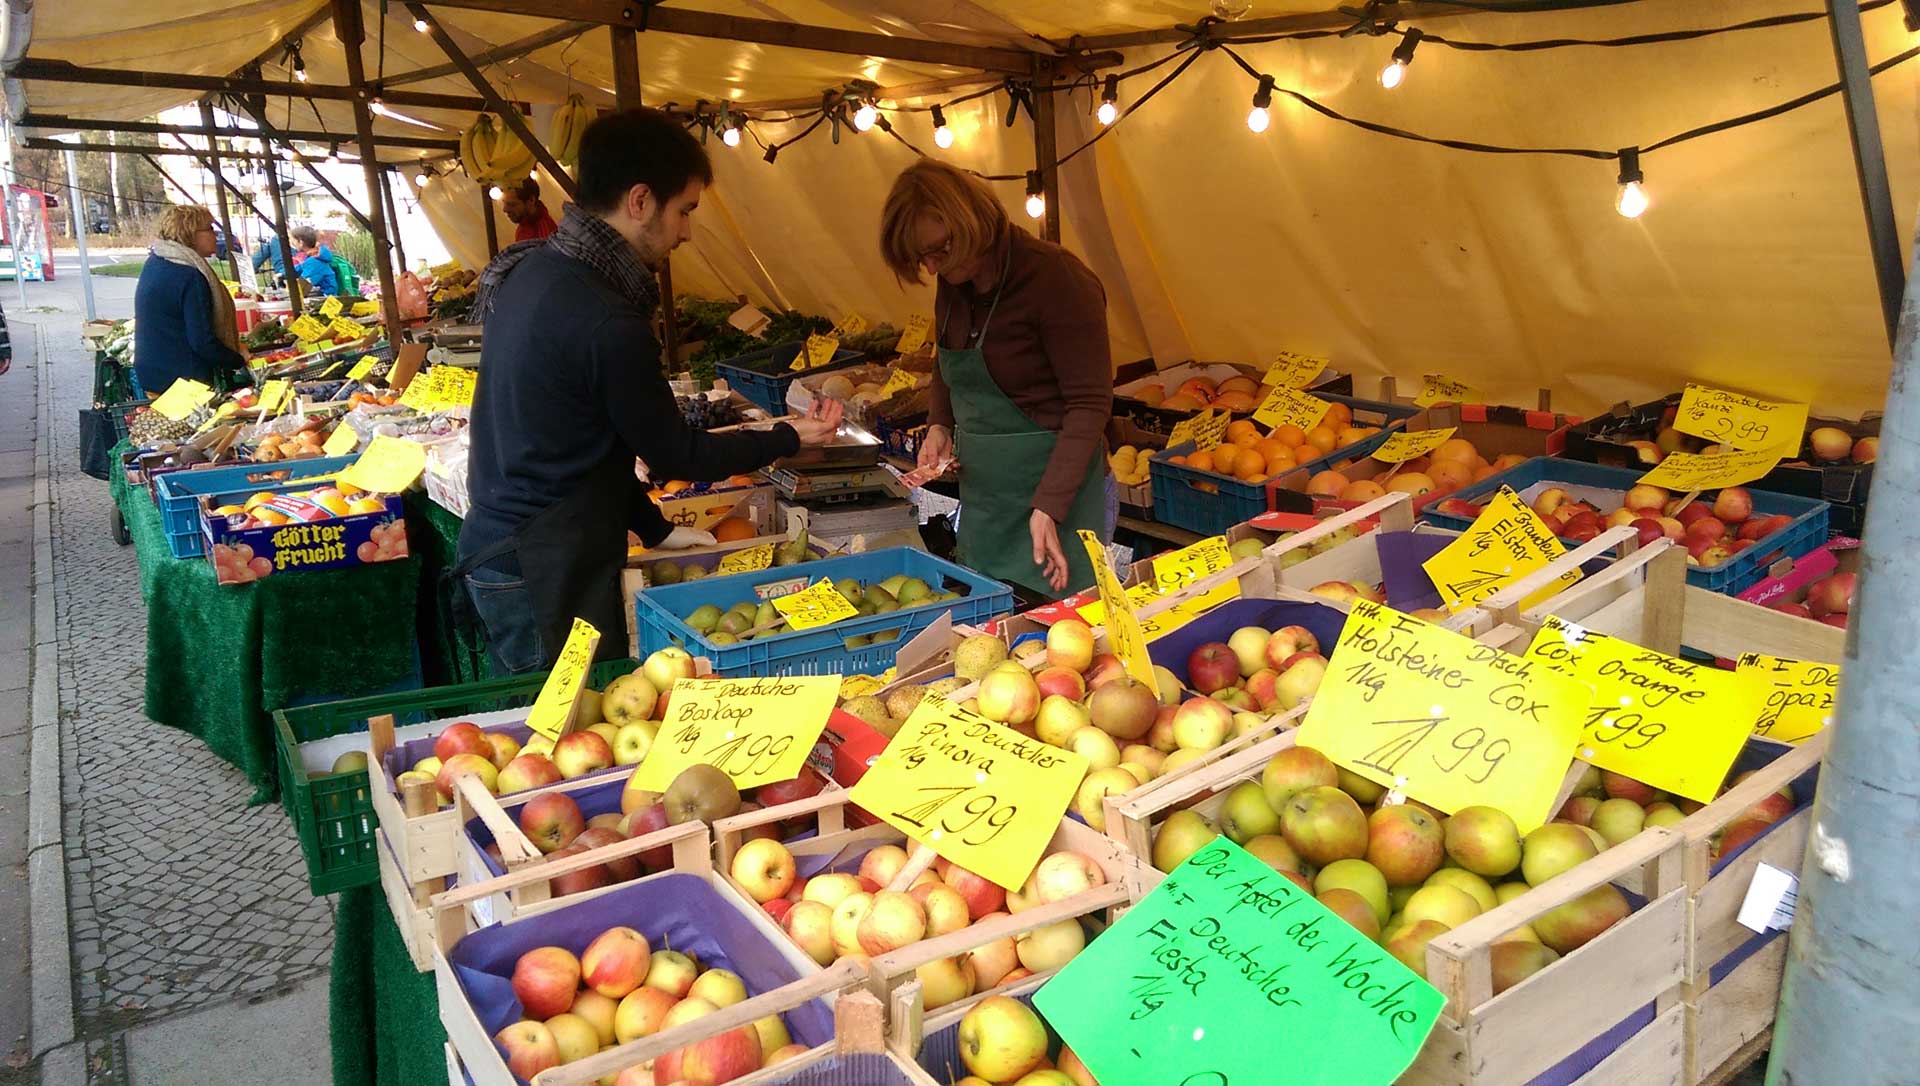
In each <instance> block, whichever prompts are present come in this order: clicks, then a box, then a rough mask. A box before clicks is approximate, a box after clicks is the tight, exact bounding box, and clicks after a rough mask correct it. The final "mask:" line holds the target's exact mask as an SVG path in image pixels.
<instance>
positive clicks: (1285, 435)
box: [1267, 422, 1307, 449]
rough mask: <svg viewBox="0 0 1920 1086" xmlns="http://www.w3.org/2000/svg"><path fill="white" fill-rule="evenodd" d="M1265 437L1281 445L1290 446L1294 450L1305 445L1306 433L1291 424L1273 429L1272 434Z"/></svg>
mask: <svg viewBox="0 0 1920 1086" xmlns="http://www.w3.org/2000/svg"><path fill="white" fill-rule="evenodd" d="M1267 436H1268V437H1271V438H1273V439H1274V440H1275V441H1278V442H1280V443H1281V444H1282V445H1290V446H1292V447H1293V448H1296V449H1297V448H1299V447H1300V446H1302V445H1305V444H1306V443H1307V432H1306V431H1305V430H1302V429H1301V428H1300V427H1298V426H1295V425H1294V424H1293V423H1291V422H1289V423H1285V424H1283V425H1280V426H1276V427H1274V428H1273V433H1271V434H1268V435H1267Z"/></svg>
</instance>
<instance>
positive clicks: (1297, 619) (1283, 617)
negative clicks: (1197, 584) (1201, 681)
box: [1147, 599, 1347, 684]
mask: <svg viewBox="0 0 1920 1086" xmlns="http://www.w3.org/2000/svg"><path fill="white" fill-rule="evenodd" d="M1346 624H1347V616H1346V615H1344V614H1342V613H1340V612H1339V611H1337V610H1335V609H1334V608H1332V607H1323V606H1321V605H1320V604H1317V603H1294V602H1291V601H1286V600H1248V599H1240V600H1228V601H1227V602H1226V603H1223V604H1221V605H1220V606H1218V607H1216V608H1214V609H1213V610H1211V611H1209V612H1207V613H1206V614H1204V615H1202V616H1200V617H1199V618H1196V619H1194V620H1193V621H1192V622H1189V623H1187V624H1186V625H1185V626H1182V627H1180V628H1179V629H1177V630H1174V631H1173V632H1171V633H1168V634H1166V635H1165V636H1163V637H1161V638H1160V639H1159V640H1158V641H1155V642H1153V643H1152V644H1150V645H1148V646H1147V655H1149V656H1151V657H1153V662H1154V663H1156V664H1159V665H1160V666H1162V667H1164V668H1166V669H1167V670H1169V671H1171V672H1173V675H1174V678H1176V679H1179V680H1180V682H1181V683H1182V684H1185V683H1186V682H1187V657H1189V656H1191V655H1193V650H1194V649H1197V648H1199V647H1200V646H1201V645H1204V644H1206V643H1207V642H1209V641H1222V642H1224V641H1225V640H1226V639H1227V638H1229V637H1231V636H1233V631H1235V630H1237V629H1239V628H1240V627H1242V626H1264V627H1266V628H1267V629H1269V630H1277V629H1279V628H1280V627H1282V626H1305V627H1306V628H1307V629H1309V630H1311V631H1312V632H1313V636H1314V637H1316V638H1319V639H1320V654H1321V655H1322V656H1326V655H1329V654H1331V653H1332V652H1333V643H1334V642H1335V641H1338V640H1339V639H1340V630H1341V628H1342V627H1344V626H1345V625H1346Z"/></svg>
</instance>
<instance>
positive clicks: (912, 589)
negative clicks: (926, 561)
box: [893, 577, 933, 607]
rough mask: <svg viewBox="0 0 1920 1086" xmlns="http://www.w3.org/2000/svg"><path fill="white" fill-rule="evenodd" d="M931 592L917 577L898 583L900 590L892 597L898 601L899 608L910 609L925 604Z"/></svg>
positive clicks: (925, 583)
mask: <svg viewBox="0 0 1920 1086" xmlns="http://www.w3.org/2000/svg"><path fill="white" fill-rule="evenodd" d="M932 592H933V590H932V589H930V588H928V587H927V582H925V581H923V580H921V579H920V578H918V577H908V578H907V579H906V580H904V581H901V582H900V590H899V591H898V592H895V593H894V594H893V595H894V598H895V599H898V600H899V601H900V606H902V607H912V606H914V605H916V604H919V603H923V602H925V601H926V598H927V596H928V595H930V594H931V593H932Z"/></svg>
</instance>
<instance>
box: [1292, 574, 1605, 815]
mask: <svg viewBox="0 0 1920 1086" xmlns="http://www.w3.org/2000/svg"><path fill="white" fill-rule="evenodd" d="M1587 696H1588V691H1587V689H1586V688H1585V687H1584V686H1582V685H1581V684H1580V683H1579V682H1577V681H1575V680H1574V679H1572V678H1569V677H1567V676H1565V675H1560V674H1557V673H1555V672H1553V671H1551V670H1549V669H1547V668H1546V667H1544V666H1543V665H1542V664H1541V663H1539V662H1537V661H1529V660H1523V659H1521V658H1519V657H1517V656H1513V655H1510V654H1508V653H1504V652H1501V651H1500V650H1499V649H1496V648H1493V647H1492V646H1489V645H1482V644H1480V643H1479V642H1477V641H1474V640H1472V639H1471V638H1467V637H1463V636H1462V635H1460V634H1457V633H1454V632H1453V631H1451V630H1447V629H1444V628H1442V627H1440V626H1436V625H1434V624H1432V623H1430V622H1422V621H1421V620H1419V619H1417V618H1414V617H1413V616H1412V615H1406V614H1402V613H1400V612H1399V611H1395V610H1394V609H1392V608H1391V607H1387V606H1385V605H1383V604H1378V603H1374V602H1372V601H1371V600H1357V601H1355V602H1354V605H1353V610H1352V611H1351V612H1349V613H1348V615H1347V624H1346V625H1345V626H1344V627H1342V629H1341V631H1340V640H1339V641H1338V642H1337V643H1336V644H1335V646H1334V649H1333V656H1332V657H1331V659H1330V660H1329V661H1328V668H1327V675H1326V678H1325V679H1324V680H1322V681H1321V683H1320V689H1319V691H1318V692H1317V693H1315V694H1314V696H1313V701H1312V702H1311V703H1310V706H1309V708H1308V709H1307V718H1306V720H1305V721H1304V722H1303V723H1302V724H1301V725H1300V745H1301V746H1303V747H1312V748H1314V749H1315V750H1318V751H1321V752H1323V753H1324V754H1326V755H1327V757H1329V758H1331V759H1333V761H1334V762H1335V763H1336V764H1338V765H1341V766H1345V767H1346V768H1347V769H1349V770H1352V771H1353V772H1355V773H1358V774H1360V775H1361V776H1363V777H1365V778H1367V779H1368V780H1370V781H1373V782H1375V783H1377V784H1382V785H1386V786H1388V787H1390V788H1395V789H1398V790H1400V791H1401V792H1403V793H1405V794H1406V795H1408V796H1410V797H1412V798H1414V799H1417V800H1419V801H1421V802H1422V803H1429V804H1432V805H1433V806H1435V807H1438V808H1439V809H1440V810H1442V811H1445V812H1447V813H1448V814H1452V813H1453V812H1455V811H1457V810H1459V809H1460V808H1462V807H1470V806H1474V805H1484V806H1488V807H1495V808H1498V809H1499V810H1502V811H1505V812H1506V813H1507V815H1508V816H1509V817H1511V818H1512V819H1513V821H1514V823H1515V824H1516V825H1518V826H1519V827H1520V832H1521V833H1527V832H1529V831H1531V830H1534V829H1537V828H1539V827H1540V826H1542V825H1544V824H1545V823H1546V821H1547V820H1548V819H1549V818H1552V817H1553V815H1554V800H1555V799H1556V798H1558V796H1559V793H1560V783H1561V781H1562V779H1563V778H1564V777H1565V776H1566V772H1567V767H1568V766H1569V765H1571V764H1572V762H1573V753H1574V747H1575V745H1576V743H1577V742H1578V741H1579V738H1580V722H1581V720H1582V717H1583V714H1582V712H1581V707H1582V706H1584V705H1586V703H1587V701H1586V699H1587Z"/></svg>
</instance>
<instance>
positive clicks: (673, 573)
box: [647, 559, 681, 584]
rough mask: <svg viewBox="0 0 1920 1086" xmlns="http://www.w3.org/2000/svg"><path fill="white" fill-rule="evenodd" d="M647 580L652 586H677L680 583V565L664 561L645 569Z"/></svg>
mask: <svg viewBox="0 0 1920 1086" xmlns="http://www.w3.org/2000/svg"><path fill="white" fill-rule="evenodd" d="M647 579H648V580H650V581H652V582H653V583H654V584H679V583H680V581H681V575H680V563H678V562H669V561H665V560H664V559H663V560H661V561H658V562H655V563H654V564H653V565H651V566H648V567H647Z"/></svg>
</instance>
